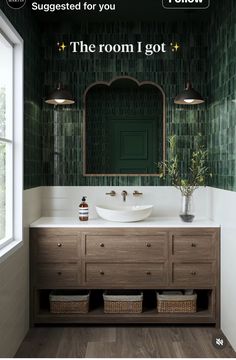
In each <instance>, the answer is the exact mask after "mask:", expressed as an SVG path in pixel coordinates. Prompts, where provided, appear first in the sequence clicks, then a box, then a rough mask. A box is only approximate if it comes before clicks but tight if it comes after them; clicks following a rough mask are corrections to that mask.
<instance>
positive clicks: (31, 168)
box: [0, 0, 42, 189]
mask: <svg viewBox="0 0 236 360" xmlns="http://www.w3.org/2000/svg"><path fill="white" fill-rule="evenodd" d="M0 9H1V10H2V11H3V12H4V13H5V15H6V16H7V17H8V19H9V20H10V22H11V23H12V24H13V26H14V27H15V28H16V30H17V31H18V32H19V34H20V35H21V36H22V38H23V39H24V188H25V189H28V188H32V187H36V186H40V185H41V184H42V123H41V103H42V100H41V99H42V81H41V58H42V57H41V44H40V42H41V40H40V30H39V28H38V26H37V22H36V21H35V20H34V19H33V18H32V14H31V12H30V10H29V9H28V8H27V7H25V8H23V9H21V10H12V9H10V8H9V7H8V6H7V5H6V2H5V1H3V0H1V5H0Z"/></svg>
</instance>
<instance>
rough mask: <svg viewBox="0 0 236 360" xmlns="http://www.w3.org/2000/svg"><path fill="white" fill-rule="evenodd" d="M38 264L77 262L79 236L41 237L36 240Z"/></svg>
mask: <svg viewBox="0 0 236 360" xmlns="http://www.w3.org/2000/svg"><path fill="white" fill-rule="evenodd" d="M35 241H36V246H35V256H36V259H37V262H41V263H47V262H50V263H51V262H76V261H78V256H79V251H78V248H79V239H78V237H77V236H70V235H69V236H68V235H58V236H56V235H55V236H40V237H38V238H37V239H36V240H35Z"/></svg>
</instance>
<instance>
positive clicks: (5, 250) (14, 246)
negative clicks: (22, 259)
mask: <svg viewBox="0 0 236 360" xmlns="http://www.w3.org/2000/svg"><path fill="white" fill-rule="evenodd" d="M22 245H23V241H22V240H20V241H19V240H13V241H11V242H10V243H9V244H6V246H4V247H2V248H1V249H0V263H2V262H3V261H5V260H6V259H7V258H8V257H9V256H10V255H12V254H14V252H16V251H17V250H18V249H19V248H20V247H21V246H22Z"/></svg>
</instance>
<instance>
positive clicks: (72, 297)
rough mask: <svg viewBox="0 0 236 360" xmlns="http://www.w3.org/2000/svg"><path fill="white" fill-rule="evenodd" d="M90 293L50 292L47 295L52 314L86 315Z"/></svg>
mask: <svg viewBox="0 0 236 360" xmlns="http://www.w3.org/2000/svg"><path fill="white" fill-rule="evenodd" d="M89 297H90V293H88V292H87V293H83V292H80V293H78V292H75V291H74V292H73V293H72V292H62V291H60V292H59V291H58V292H57V291H52V292H51V294H50V295H49V301H50V312H51V313H52V314H86V313H88V311H89Z"/></svg>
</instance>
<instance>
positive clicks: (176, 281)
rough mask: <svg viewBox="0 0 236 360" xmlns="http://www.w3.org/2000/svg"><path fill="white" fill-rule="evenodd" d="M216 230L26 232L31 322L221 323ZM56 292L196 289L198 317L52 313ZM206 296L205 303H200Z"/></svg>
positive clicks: (95, 311) (147, 313) (97, 311)
mask: <svg viewBox="0 0 236 360" xmlns="http://www.w3.org/2000/svg"><path fill="white" fill-rule="evenodd" d="M219 247H220V229H219V228H189V227H188V228H176V229H173V228H171V229H168V228H165V229H164V228H163V229H160V228H158V229H156V228H136V229H135V228H109V229H108V228H104V229H101V228H99V229H95V228H89V229H88V228H32V229H31V230H30V258H31V273H30V274H31V308H32V323H33V324H36V323H59V322H62V323H64V322H65V323H80V322H84V323H86V322H88V323H93V322H94V323H106V322H108V323H109V322H131V323H132V322H133V323H134V322H136V323H137V322H141V323H211V324H214V325H216V326H218V325H219V278H220V268H219V266H220V262H219ZM54 289H75V290H76V289H88V290H94V291H99V290H100V295H101V294H102V290H105V289H140V290H143V291H144V292H145V291H147V292H148V291H150V290H152V291H153V293H155V292H154V291H155V290H165V289H172V290H178V289H182V290H183V289H195V290H196V291H197V292H199V299H200V300H199V301H200V302H201V299H203V303H205V308H204V309H203V310H201V311H198V312H197V313H196V314H160V313H157V311H156V309H147V311H144V312H143V313H142V314H131V315H127V314H126V315H120V314H119V316H118V315H117V314H114V315H112V314H104V313H103V311H102V308H100V309H92V310H91V311H90V312H89V313H88V314H87V315H70V314H67V315H66V314H65V315H58V316H57V315H55V314H54V315H53V314H50V312H49V308H48V306H46V305H45V303H48V296H49V293H50V291H51V290H54ZM204 297H205V300H204Z"/></svg>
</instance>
